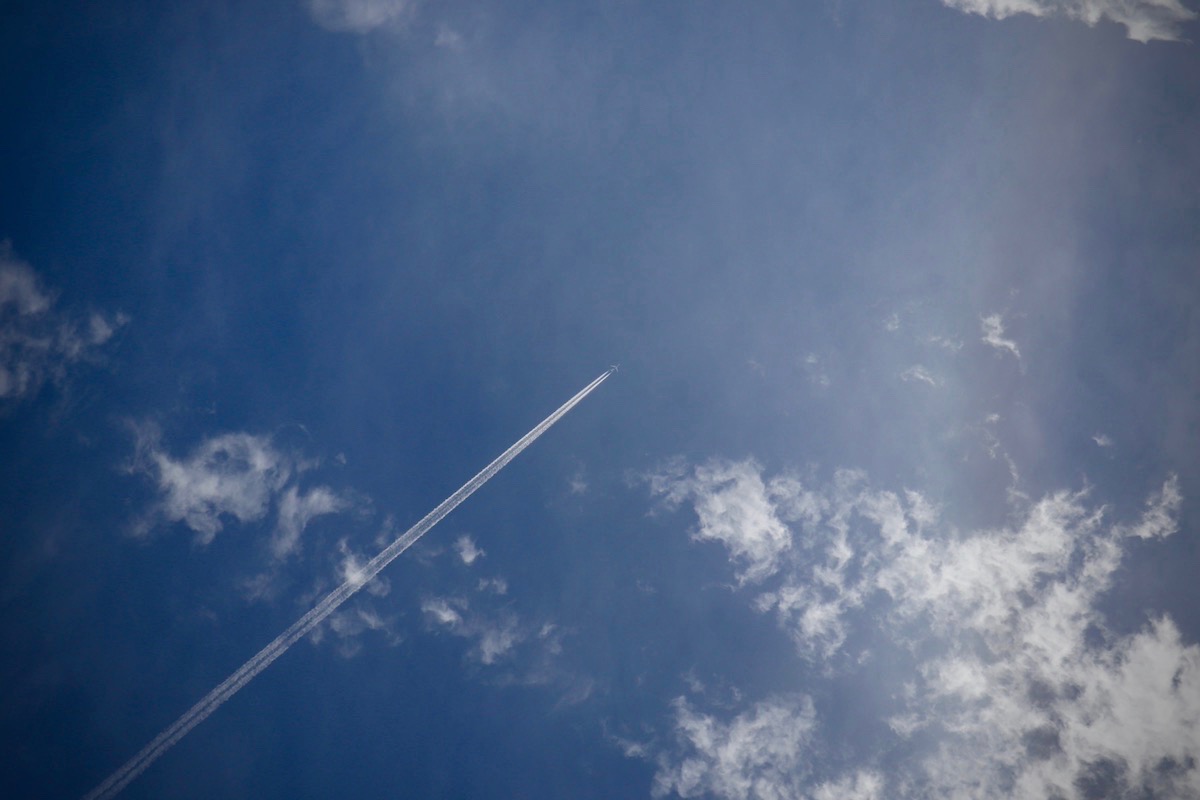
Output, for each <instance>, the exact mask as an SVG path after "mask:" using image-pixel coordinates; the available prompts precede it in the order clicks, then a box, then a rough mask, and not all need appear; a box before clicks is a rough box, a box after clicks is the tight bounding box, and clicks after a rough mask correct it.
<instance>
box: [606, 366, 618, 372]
mask: <svg viewBox="0 0 1200 800" xmlns="http://www.w3.org/2000/svg"><path fill="white" fill-rule="evenodd" d="M620 369H621V365H620V364H609V365H608V370H609V372H619V371H620Z"/></svg>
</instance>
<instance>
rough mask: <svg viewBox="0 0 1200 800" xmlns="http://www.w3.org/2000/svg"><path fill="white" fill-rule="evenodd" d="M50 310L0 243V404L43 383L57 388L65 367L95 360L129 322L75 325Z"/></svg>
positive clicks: (47, 295) (27, 271)
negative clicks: (55, 384)
mask: <svg viewBox="0 0 1200 800" xmlns="http://www.w3.org/2000/svg"><path fill="white" fill-rule="evenodd" d="M54 304H55V298H54V295H53V293H51V292H49V291H47V290H46V289H44V288H43V287H42V285H41V282H40V281H39V280H38V277H37V275H36V274H35V273H34V271H33V270H32V269H31V268H30V266H29V265H28V264H26V263H25V262H24V261H21V260H20V259H18V258H17V257H16V256H15V255H13V252H12V247H11V246H10V245H9V244H8V243H7V242H4V243H0V400H5V399H12V400H19V399H22V398H25V397H31V396H33V395H35V394H36V393H37V392H38V390H39V389H40V388H41V387H42V385H43V384H44V383H46V382H47V381H51V382H53V383H58V384H61V383H62V382H63V381H64V380H65V378H66V373H67V367H68V366H69V365H71V364H73V363H75V362H78V361H87V360H92V359H94V358H95V355H96V350H97V348H99V347H100V346H101V345H103V344H104V343H105V342H107V341H108V340H109V339H111V338H112V336H113V334H114V333H115V332H116V331H117V329H118V328H120V327H121V326H122V325H125V324H126V323H127V322H128V317H126V316H125V315H124V314H116V315H113V316H106V315H103V314H99V313H93V314H92V315H91V316H90V317H88V319H87V321H86V322H80V321H78V320H75V319H71V318H69V317H68V316H67V315H65V314H62V313H59V312H56V311H55V310H54Z"/></svg>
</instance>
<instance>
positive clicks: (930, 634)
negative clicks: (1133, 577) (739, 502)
mask: <svg viewBox="0 0 1200 800" xmlns="http://www.w3.org/2000/svg"><path fill="white" fill-rule="evenodd" d="M702 473H703V474H705V475H737V476H738V479H737V481H735V482H729V481H726V482H724V483H722V482H720V481H707V480H703V479H700V478H698V477H697V476H699V475H701V474H702ZM672 474H673V476H674V477H671V478H663V479H662V482H660V484H659V485H658V486H657V487H656V491H657V493H659V494H661V495H664V496H666V497H668V498H673V499H677V500H678V499H679V498H682V499H684V500H688V501H690V502H691V503H692V505H693V508H694V510H695V512H696V514H697V516H698V517H699V518H700V519H701V520H702V522H701V524H702V526H703V525H704V524H705V523H704V522H703V520H704V519H705V515H706V514H708V513H709V512H708V511H707V510H706V509H707V508H708V505H709V503H710V497H708V496H707V495H714V496H719V495H722V494H724V493H726V492H728V491H729V487H730V486H733V485H737V486H743V487H762V488H761V489H755V491H753V492H750V493H751V494H752V495H753V496H754V498H755V504H754V507H755V509H756V513H755V514H754V515H741V516H737V515H735V516H733V517H729V518H728V519H726V521H725V524H726V526H727V527H738V526H740V525H746V526H747V527H748V528H750V529H751V532H750V533H749V534H748V538H749V540H751V541H756V540H757V539H758V538H759V534H758V533H755V531H757V529H758V528H759V527H761V524H762V523H761V522H760V521H759V520H761V519H774V520H777V521H779V523H780V524H781V525H782V526H783V529H782V532H779V536H781V537H783V538H786V539H788V540H789V544H788V545H782V544H781V545H779V546H777V547H776V548H775V549H774V550H773V551H772V552H773V553H774V554H775V555H774V557H773V558H771V559H766V560H760V561H759V562H758V563H759V564H760V565H762V569H761V570H760V573H759V577H760V578H761V579H762V580H763V581H764V582H765V581H767V579H770V582H771V585H772V586H773V588H771V589H770V590H769V591H762V592H760V593H759V594H757V595H756V596H755V597H753V598H752V602H753V603H754V605H755V606H756V607H757V608H758V609H760V610H762V611H766V612H771V613H774V614H776V616H777V618H778V620H779V622H780V624H781V625H782V626H783V627H784V629H785V630H787V632H788V633H789V634H790V635H791V637H792V639H793V640H794V641H795V642H796V646H797V650H798V652H799V653H800V654H801V656H802V657H804V658H805V659H806V660H808V661H810V662H814V663H816V664H818V665H823V666H825V667H826V668H827V669H832V670H834V671H843V672H844V671H846V670H848V669H854V668H856V666H857V665H858V664H859V663H860V660H861V659H862V658H863V657H867V662H866V663H867V664H868V666H867V667H866V668H867V669H869V668H870V660H869V656H868V654H866V653H864V652H857V653H854V652H846V651H845V649H844V648H845V647H846V646H847V645H846V643H847V641H849V636H850V633H851V632H852V631H858V632H860V633H861V634H862V636H865V637H868V639H869V640H870V641H873V642H874V645H873V646H876V647H883V648H892V649H893V650H898V651H899V652H905V653H908V654H909V655H910V656H911V658H912V659H913V662H912V664H911V666H909V667H904V668H903V669H901V668H900V667H899V666H897V665H895V664H893V665H892V668H893V669H901V673H900V674H898V675H893V676H890V678H894V679H897V680H899V681H900V682H901V683H902V684H903V685H904V686H905V687H906V688H905V691H904V692H903V693H901V694H900V695H898V696H897V697H895V698H894V699H893V700H891V701H889V702H884V703H881V705H880V706H879V708H878V713H879V715H880V717H879V718H880V719H883V720H886V721H887V722H888V723H889V724H890V727H891V730H892V731H893V732H894V733H895V736H896V740H895V743H894V744H895V746H897V747H899V746H903V747H905V748H909V749H908V750H906V752H911V753H912V755H909V756H906V758H905V761H904V766H903V768H902V770H901V771H900V772H899V773H897V774H896V775H894V776H893V775H892V774H890V773H889V774H888V778H887V783H886V785H884V784H882V783H880V780H881V779H880V777H879V775H877V774H876V773H874V772H871V771H870V769H871V768H870V765H869V764H864V765H862V768H863V769H864V770H866V771H865V772H861V773H859V775H858V776H857V777H853V776H852V777H847V778H843V779H840V780H838V781H834V782H832V783H827V784H823V788H821V787H816V786H810V785H807V784H804V783H803V782H801V783H796V781H795V775H794V773H795V770H797V769H799V770H800V772H801V773H802V772H803V768H802V762H800V761H797V758H798V756H797V754H796V752H788V753H786V754H782V755H780V756H779V758H780V764H782V765H783V766H782V767H781V768H780V769H779V770H776V771H774V772H769V773H764V774H771V775H774V776H775V777H777V778H778V779H779V780H778V782H777V783H776V784H774V785H773V787H772V788H763V787H761V786H760V787H758V788H755V789H754V791H755V792H757V793H758V794H757V795H754V794H747V791H749V790H748V789H746V786H747V784H746V783H745V782H744V781H742V782H738V781H735V780H732V779H731V780H729V781H725V782H721V781H718V780H717V779H715V778H713V777H711V776H712V775H713V774H715V772H714V771H716V770H718V767H717V766H716V765H718V764H720V763H722V762H721V760H720V759H719V758H718V757H717V756H716V755H715V754H717V753H720V752H722V748H723V747H724V748H726V749H729V748H730V747H731V746H730V745H727V744H723V742H724V739H722V735H720V734H721V730H722V729H721V728H720V726H718V725H716V723H713V722H712V721H711V720H708V721H706V718H703V717H700V716H698V715H696V714H695V713H694V712H691V711H690V710H688V709H685V710H684V711H683V712H680V714H679V718H680V721H681V723H680V725H681V729H682V730H683V731H684V735H685V738H687V739H688V741H691V742H693V744H692V747H693V748H694V749H695V750H697V751H704V752H707V753H710V754H714V755H710V756H709V757H702V756H699V755H697V756H693V757H691V758H690V759H684V760H682V761H677V760H676V761H670V762H669V764H670V769H665V770H660V778H659V780H658V783H657V784H656V786H658V787H659V789H660V790H661V791H662V792H668V791H675V792H677V793H679V794H681V795H683V796H691V795H692V794H698V793H703V792H711V793H713V794H715V795H717V796H721V797H748V796H763V797H767V796H779V797H785V796H787V797H790V796H795V797H800V796H813V797H818V796H830V797H837V796H846V797H857V796H863V797H870V796H882V795H883V794H886V796H888V797H902V798H906V797H914V798H915V797H930V796H937V797H948V798H959V797H961V798H1001V797H1005V798H1008V797H1015V798H1030V799H1032V798H1045V797H1061V798H1064V799H1067V798H1084V797H1099V796H1126V795H1129V796H1147V797H1200V766H1198V764H1197V762H1198V760H1200V759H1198V756H1200V747H1198V744H1197V743H1200V647H1197V646H1196V645H1195V644H1188V643H1186V642H1184V641H1183V639H1182V637H1181V635H1180V633H1179V631H1178V629H1177V628H1176V627H1175V625H1174V624H1173V622H1172V621H1171V620H1170V619H1169V618H1166V617H1159V618H1155V619H1152V620H1148V621H1147V623H1146V625H1145V627H1144V628H1142V629H1141V630H1137V631H1134V632H1132V633H1126V634H1121V633H1117V632H1115V631H1112V630H1110V629H1109V628H1108V626H1107V624H1106V620H1105V618H1104V616H1103V615H1102V614H1101V612H1100V611H1099V610H1098V608H1099V601H1100V600H1101V599H1102V598H1103V597H1105V596H1106V593H1108V592H1109V591H1110V590H1111V589H1112V586H1113V579H1114V575H1115V573H1116V571H1117V570H1118V568H1119V567H1120V565H1121V561H1122V557H1123V549H1124V547H1125V546H1126V543H1127V542H1128V541H1129V540H1130V538H1131V537H1138V538H1147V539H1149V538H1160V537H1164V536H1168V535H1170V534H1172V533H1173V532H1174V531H1175V530H1176V529H1177V525H1178V523H1177V517H1178V513H1179V509H1180V507H1181V504H1182V496H1181V492H1180V489H1179V482H1178V479H1177V478H1175V477H1174V476H1172V477H1170V478H1168V479H1167V480H1166V481H1165V483H1164V484H1163V486H1162V488H1161V489H1160V490H1158V491H1157V492H1155V493H1154V494H1153V495H1152V496H1151V497H1150V498H1149V500H1148V502H1147V506H1146V509H1145V511H1144V512H1143V513H1142V515H1141V516H1140V518H1139V519H1137V520H1136V521H1135V522H1133V523H1129V524H1125V523H1121V522H1117V521H1112V520H1109V519H1108V518H1107V514H1106V511H1105V509H1104V507H1103V506H1101V505H1099V504H1096V503H1094V502H1092V501H1091V499H1090V497H1089V496H1088V493H1087V492H1054V493H1050V494H1048V495H1046V496H1045V497H1043V498H1041V499H1040V500H1038V501H1036V502H1025V503H1023V504H1020V505H1018V506H1017V510H1016V511H1015V512H1014V516H1013V518H1011V519H1009V520H1006V522H1005V524H1002V525H1000V526H997V527H995V528H990V529H984V530H977V531H968V532H963V531H957V530H955V529H954V528H953V526H951V525H949V524H948V523H945V522H943V520H942V518H941V512H940V510H939V509H937V508H935V507H934V506H933V505H932V504H930V503H929V502H928V501H927V500H926V499H925V498H924V497H923V496H922V495H921V494H920V493H918V492H914V491H907V492H903V493H895V492H890V491H882V490H877V489H874V488H872V487H871V486H870V484H869V482H868V481H867V479H866V476H865V475H863V474H862V473H859V472H853V471H841V472H838V473H837V474H836V475H835V477H834V480H833V481H832V482H831V483H830V484H829V485H828V486H826V487H824V488H822V489H820V490H817V491H813V490H810V489H808V488H806V487H805V486H804V485H803V483H802V482H801V481H799V480H798V479H796V478H795V477H792V476H786V475H785V476H781V477H775V478H766V477H764V476H763V475H762V474H761V470H760V469H759V468H758V467H757V465H755V464H754V463H753V462H738V463H735V464H713V463H709V464H706V465H704V466H703V467H697V468H695V469H694V470H691V471H689V470H686V469H683V468H681V467H680V466H679V465H676V466H675V468H674V470H673V473H672ZM756 479H757V480H756ZM743 491H746V490H744V489H743ZM743 520H744V521H743ZM722 531H723V532H722V535H721V536H719V537H712V538H716V539H718V540H719V541H721V542H722V543H723V544H725V546H726V548H727V549H728V551H729V556H730V561H731V565H732V566H733V567H734V568H735V569H741V565H742V563H743V562H744V561H745V556H744V555H743V550H744V546H743V545H742V544H741V542H742V541H743V539H745V538H747V536H739V534H738V533H736V532H734V531H731V530H725V529H722ZM868 609H869V611H868ZM857 641H863V639H862V638H861V637H860V638H859V639H858V640H857ZM847 656H848V657H847ZM847 665H850V666H847ZM904 670H909V671H908V672H905V671H904ZM683 723H686V724H683ZM706 742H707V743H708V745H711V746H702V745H704V743H706ZM802 745H803V743H800V744H797V745H794V749H796V750H799V749H800V748H801V747H802ZM735 761H736V759H735ZM797 765H800V766H797ZM722 774H723V773H722ZM731 774H737V771H736V770H732V771H731ZM763 780H764V781H765V780H766V779H765V778H764V779H763ZM884 790H886V792H885V791H884ZM771 792H774V794H771ZM820 792H824V793H825V794H824V795H822V794H820Z"/></svg>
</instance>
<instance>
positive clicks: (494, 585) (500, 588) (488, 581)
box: [475, 578, 508, 595]
mask: <svg viewBox="0 0 1200 800" xmlns="http://www.w3.org/2000/svg"><path fill="white" fill-rule="evenodd" d="M475 589H476V591H480V592H491V593H492V594H498V595H505V594H508V581H506V580H504V578H480V580H479V583H478V584H477V585H476V586H475Z"/></svg>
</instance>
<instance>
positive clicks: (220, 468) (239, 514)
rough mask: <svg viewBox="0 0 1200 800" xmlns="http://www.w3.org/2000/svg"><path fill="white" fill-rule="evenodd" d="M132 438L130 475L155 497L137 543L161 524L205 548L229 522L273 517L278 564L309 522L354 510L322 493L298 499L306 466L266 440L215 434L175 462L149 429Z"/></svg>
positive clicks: (141, 428) (137, 528)
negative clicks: (185, 532)
mask: <svg viewBox="0 0 1200 800" xmlns="http://www.w3.org/2000/svg"><path fill="white" fill-rule="evenodd" d="M135 435H136V439H137V442H136V455H135V458H134V462H133V470H134V471H136V472H140V473H142V474H144V475H147V476H149V477H150V479H151V480H153V481H154V483H155V488H156V489H157V491H158V494H159V498H158V500H157V502H156V503H155V504H154V506H153V507H152V508H151V509H150V511H149V512H147V513H146V514H145V515H143V516H142V518H141V519H140V520H138V522H137V523H136V524H135V526H134V533H135V534H137V535H146V534H148V533H149V532H150V531H152V530H153V529H154V528H155V527H157V526H158V525H160V524H163V523H182V524H183V525H185V526H186V527H188V528H189V529H190V530H191V531H192V532H193V533H194V534H195V540H196V542H197V544H200V545H202V546H204V545H208V544H210V543H212V541H213V540H214V539H215V538H216V536H217V534H218V533H220V532H221V531H222V530H223V529H224V528H225V526H226V524H227V523H228V522H229V521H230V520H236V521H237V522H238V523H241V524H248V523H254V522H259V521H261V520H263V519H265V518H266V517H267V516H268V514H270V513H271V511H272V510H274V511H275V526H274V530H273V532H272V535H271V541H270V549H271V554H272V556H273V557H274V558H275V559H284V558H287V557H288V556H289V555H291V554H292V553H294V552H296V550H297V549H298V548H299V546H300V541H301V534H302V533H303V532H304V529H305V528H306V527H307V526H308V525H309V523H310V522H311V521H312V520H313V519H315V518H316V517H318V516H321V515H325V514H334V513H337V512H340V511H344V510H346V509H348V508H350V507H351V505H352V502H351V500H350V499H349V498H348V497H347V496H346V495H342V494H338V493H336V492H334V491H333V490H332V489H330V488H329V487H327V486H317V487H314V488H312V489H309V490H308V491H302V490H301V489H300V488H299V487H298V486H297V484H296V480H295V479H296V478H297V477H298V475H299V474H300V473H301V472H303V471H304V470H305V468H306V467H307V466H308V465H307V464H305V463H302V462H300V461H299V460H298V459H296V458H295V457H293V456H291V455H289V454H287V453H285V452H284V451H282V450H280V449H279V448H277V447H276V446H275V445H274V444H273V443H272V441H271V439H270V437H267V436H256V435H253V434H249V433H226V434H221V435H218V436H213V437H211V438H209V439H206V440H204V441H202V442H201V443H200V444H198V445H197V446H196V447H195V448H193V450H192V451H191V452H190V453H188V454H187V455H186V456H183V457H176V456H173V455H172V454H171V453H169V452H168V451H167V450H166V448H165V447H163V445H162V441H161V438H162V437H161V433H160V431H159V430H158V429H157V427H155V426H154V425H151V424H143V425H140V426H135Z"/></svg>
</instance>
